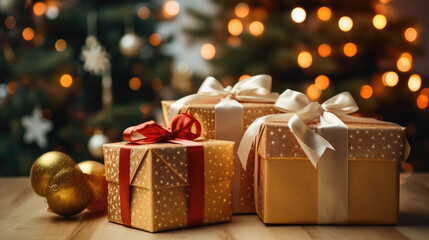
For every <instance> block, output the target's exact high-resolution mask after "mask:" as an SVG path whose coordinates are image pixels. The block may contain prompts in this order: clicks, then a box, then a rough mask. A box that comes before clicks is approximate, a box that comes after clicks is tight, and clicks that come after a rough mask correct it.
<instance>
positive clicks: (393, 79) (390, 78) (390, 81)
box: [381, 71, 399, 87]
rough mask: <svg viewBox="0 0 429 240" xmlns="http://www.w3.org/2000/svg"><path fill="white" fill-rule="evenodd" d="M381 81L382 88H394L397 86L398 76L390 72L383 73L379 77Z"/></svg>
mask: <svg viewBox="0 0 429 240" xmlns="http://www.w3.org/2000/svg"><path fill="white" fill-rule="evenodd" d="M381 79H382V82H383V84H384V86H387V87H394V86H396V84H398V81H399V76H398V74H397V73H395V72H393V71H390V72H385V73H384V74H383V76H382V77H381Z"/></svg>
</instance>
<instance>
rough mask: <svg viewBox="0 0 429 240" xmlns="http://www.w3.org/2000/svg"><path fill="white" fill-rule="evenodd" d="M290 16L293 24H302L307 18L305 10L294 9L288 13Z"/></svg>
mask: <svg viewBox="0 0 429 240" xmlns="http://www.w3.org/2000/svg"><path fill="white" fill-rule="evenodd" d="M290 16H291V17H292V20H293V21H294V22H296V23H302V22H304V20H305V18H306V17H307V14H306V13H305V10H304V9H303V8H300V7H296V8H294V9H293V10H292V12H291V13H290Z"/></svg>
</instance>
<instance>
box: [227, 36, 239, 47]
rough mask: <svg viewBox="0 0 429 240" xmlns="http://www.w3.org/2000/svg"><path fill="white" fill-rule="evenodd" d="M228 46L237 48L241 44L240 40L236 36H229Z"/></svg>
mask: <svg viewBox="0 0 429 240" xmlns="http://www.w3.org/2000/svg"><path fill="white" fill-rule="evenodd" d="M228 44H229V45H230V46H232V47H238V46H240V44H241V39H240V38H239V37H236V36H229V37H228Z"/></svg>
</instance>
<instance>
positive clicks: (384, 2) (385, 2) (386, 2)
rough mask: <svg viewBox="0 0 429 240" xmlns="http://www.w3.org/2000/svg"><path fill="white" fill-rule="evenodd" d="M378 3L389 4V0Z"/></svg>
mask: <svg viewBox="0 0 429 240" xmlns="http://www.w3.org/2000/svg"><path fill="white" fill-rule="evenodd" d="M380 2H381V3H383V4H388V3H389V2H390V0H380Z"/></svg>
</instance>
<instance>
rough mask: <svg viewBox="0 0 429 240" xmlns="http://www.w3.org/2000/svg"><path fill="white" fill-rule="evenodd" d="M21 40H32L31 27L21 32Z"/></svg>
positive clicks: (32, 31)
mask: <svg viewBox="0 0 429 240" xmlns="http://www.w3.org/2000/svg"><path fill="white" fill-rule="evenodd" d="M22 38H24V40H27V41H31V40H33V38H34V30H33V29H32V28H31V27H27V28H25V29H24V30H22Z"/></svg>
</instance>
